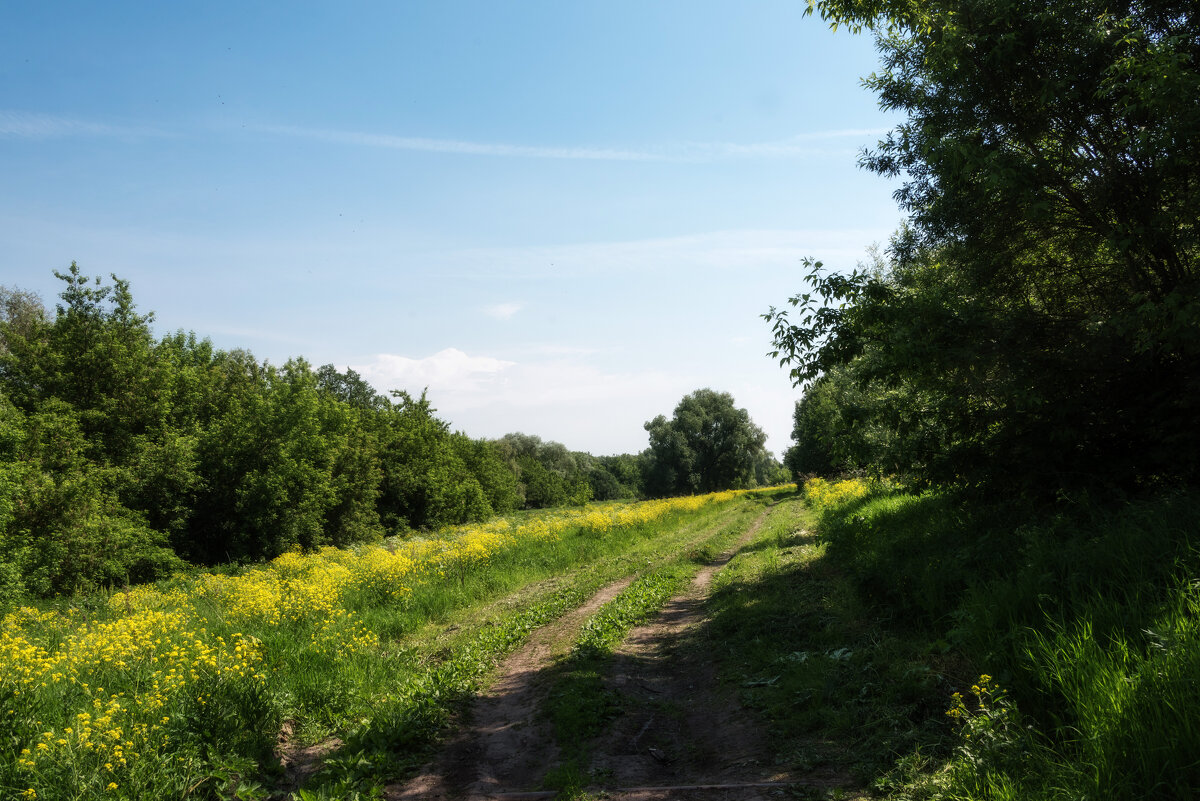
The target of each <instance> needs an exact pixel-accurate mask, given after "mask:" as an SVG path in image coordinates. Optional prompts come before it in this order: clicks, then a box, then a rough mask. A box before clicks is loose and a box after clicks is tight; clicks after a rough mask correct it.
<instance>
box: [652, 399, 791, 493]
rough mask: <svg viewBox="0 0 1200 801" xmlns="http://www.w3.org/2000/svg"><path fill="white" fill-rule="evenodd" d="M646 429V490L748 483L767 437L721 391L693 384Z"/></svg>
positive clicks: (690, 490)
mask: <svg viewBox="0 0 1200 801" xmlns="http://www.w3.org/2000/svg"><path fill="white" fill-rule="evenodd" d="M645 428H646V431H648V432H649V433H650V448H649V450H648V463H649V466H648V468H647V478H646V484H647V487H646V489H647V492H648V494H650V495H656V496H663V495H684V494H689V493H697V492H716V491H719V490H724V489H731V488H735V487H745V486H752V485H753V484H754V481H755V478H754V468H755V463H756V460H758V459H759V458H760V456H761V455H762V454H763V453H764V452H765V451H764V445H765V443H766V440H767V437H766V435H765V434H764V433H763V432H762V429H760V428H759V427H758V426H756V425H754V423H753V422H752V421H751V420H750V414H749V412H747V411H746V410H745V409H738V408H737V407H736V406H734V400H733V396H732V395H730V394H729V393H727V392H715V391H713V390H711V389H698V390H696V391H695V392H693V393H691V394H690V395H687V396H685V397H684V398H683V400H681V401H680V402H679V405H677V406H676V407H675V413H674V416H673V417H672V418H671V419H670V420H668V419H667V418H666V417H664V416H663V415H659V416H658V417H655V418H654V419H653V420H651V421H649V422H647V423H646V425H645Z"/></svg>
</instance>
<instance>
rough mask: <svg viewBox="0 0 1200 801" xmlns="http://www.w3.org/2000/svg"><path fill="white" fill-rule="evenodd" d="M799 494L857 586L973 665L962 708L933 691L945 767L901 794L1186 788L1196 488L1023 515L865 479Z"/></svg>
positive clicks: (1126, 794) (1199, 647) (1190, 765)
mask: <svg viewBox="0 0 1200 801" xmlns="http://www.w3.org/2000/svg"><path fill="white" fill-rule="evenodd" d="M808 495H809V502H810V504H811V505H812V506H813V508H814V509H816V510H817V511H818V513H819V516H820V524H819V526H820V531H821V534H822V537H824V538H825V539H826V540H827V541H828V543H829V554H830V556H836V557H837V559H838V561H839V563H840V564H842V565H844V566H847V567H848V568H849V569H850V570H851V571H852V573H853V575H854V577H855V578H856V580H857V581H858V582H859V586H860V589H861V590H862V591H863V592H864V594H865V595H867V596H868V597H869V598H871V599H872V600H873V601H874V602H875V603H876V604H878V605H879V608H880V609H884V610H886V609H888V608H889V607H890V608H891V609H892V610H901V611H902V612H903V613H904V615H905V616H907V618H906V620H907V622H908V624H909V625H910V626H911V627H913V628H914V629H915V630H917V631H922V632H925V634H926V636H928V637H930V638H931V639H936V640H938V641H939V642H942V643H944V645H945V647H947V648H951V647H952V648H954V649H955V650H957V651H958V652H959V653H961V654H963V655H964V656H965V657H967V658H968V659H969V660H970V662H971V663H972V664H973V665H975V667H976V669H977V670H978V672H980V673H986V674H988V676H987V678H988V682H982V683H980V682H977V683H976V685H975V688H977V689H980V690H983V692H982V693H974V692H970V691H967V690H966V688H965V687H964V688H963V692H964V696H960V698H961V697H970V698H971V699H972V700H971V701H970V702H969V703H960V702H959V701H957V700H954V699H948V701H947V705H948V707H949V708H950V709H951V712H952V713H954V712H955V711H956V710H957V714H952V717H955V718H956V719H957V721H958V724H959V735H958V737H959V740H958V744H957V746H956V748H955V749H954V751H953V754H952V755H951V757H950V759H949V762H948V763H947V764H946V766H945V768H944V770H942V771H941V772H939V773H937V774H936V776H934V777H933V778H931V777H930V776H929V775H925V776H923V777H918V776H916V775H912V776H910V777H909V778H910V779H911V782H910V784H909V785H908V791H906V792H910V793H911V795H912V796H914V797H931V798H937V797H944V798H989V799H992V798H995V799H1001V798H1003V799H1010V798H1011V799H1026V798H1046V799H1060V798H1062V799H1065V798H1092V799H1101V798H1103V799H1131V801H1132V799H1146V798H1164V799H1167V798H1192V797H1195V795H1196V794H1197V793H1200V696H1198V695H1197V688H1198V687H1200V584H1197V578H1198V577H1200V549H1198V547H1197V546H1198V545H1200V542H1198V541H1197V537H1198V533H1200V497H1198V496H1197V495H1195V494H1191V493H1173V494H1167V495H1163V496H1160V497H1158V498H1154V499H1150V500H1140V501H1135V502H1126V503H1122V504H1112V505H1109V506H1107V507H1102V506H1098V505H1095V504H1091V503H1087V502H1075V503H1068V504H1062V505H1060V506H1059V507H1058V508H1056V509H1054V510H1052V511H1051V512H1049V513H1047V512H1041V513H1036V512H1030V511H1023V510H1019V509H1013V508H1001V507H993V508H988V507H986V506H979V505H975V506H967V505H966V504H964V503H962V502H961V501H960V500H959V499H957V498H955V497H954V496H952V495H949V494H947V493H937V492H927V493H924V494H921V495H914V494H910V493H906V492H904V491H902V490H899V489H894V488H888V487H884V486H879V485H875V486H867V485H864V486H862V487H861V491H860V492H857V493H856V494H853V496H850V495H846V494H843V497H831V496H829V493H828V492H827V491H826V490H825V488H823V487H822V486H821V485H820V484H818V485H817V487H816V488H815V491H813V492H811V493H808ZM993 677H994V678H993ZM980 684H982V685H983V686H980ZM918 787H919V788H920V789H919V791H918V789H916V788H918Z"/></svg>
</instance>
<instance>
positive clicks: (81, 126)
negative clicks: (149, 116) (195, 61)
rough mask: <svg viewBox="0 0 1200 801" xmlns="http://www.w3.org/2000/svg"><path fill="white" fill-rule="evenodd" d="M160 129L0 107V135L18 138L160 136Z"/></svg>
mask: <svg viewBox="0 0 1200 801" xmlns="http://www.w3.org/2000/svg"><path fill="white" fill-rule="evenodd" d="M161 135H162V131H159V130H157V129H154V128H145V127H137V126H127V125H109V124H107V123H101V122H94V121H91V120H81V119H78V118H75V117H63V116H57V115H54V114H38V113H35V112H29V111H11V110H3V109H0V136H12V137H19V138H22V139H55V138H62V137H71V136H116V137H141V136H161Z"/></svg>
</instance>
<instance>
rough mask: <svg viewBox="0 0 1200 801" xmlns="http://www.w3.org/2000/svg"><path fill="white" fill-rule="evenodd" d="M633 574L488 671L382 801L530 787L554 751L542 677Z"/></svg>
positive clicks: (725, 516)
mask: <svg viewBox="0 0 1200 801" xmlns="http://www.w3.org/2000/svg"><path fill="white" fill-rule="evenodd" d="M745 513H746V509H745V507H741V506H739V507H733V508H730V509H728V510H725V511H723V512H722V513H720V514H719V515H718V516H717V517H715V518H714V519H713V520H712V521H711V522H710V523H709V524H707V525H704V526H700V527H697V528H696V529H695V530H693V531H692V532H690V534H689V536H688V537H686V538H685V539H683V540H682V541H676V542H675V543H673V548H672V549H671V550H670V551H669V552H668V553H661V554H658V555H657V556H656V557H655V558H653V560H651V561H647V562H645V567H646V568H649V567H652V566H653V565H654V564H656V563H661V562H662V561H666V560H668V559H670V558H673V557H677V556H678V554H679V553H680V552H684V553H686V552H688V551H689V550H692V549H695V548H697V547H700V546H702V545H704V544H705V543H707V542H708V541H710V540H712V539H714V538H716V537H719V536H720V535H721V533H722V532H723V531H724V530H727V529H728V527H729V525H730V523H731V522H732V521H735V520H736V519H737V518H738V517H741V516H744V514H745ZM633 579H634V576H633V575H627V576H625V577H624V578H622V579H619V580H617V581H614V582H611V583H609V584H607V585H605V586H604V587H602V588H601V589H600V590H599V591H597V592H596V593H595V594H594V595H592V596H591V597H590V598H589V599H588V600H587V601H586V602H585V603H584V604H583V605H581V606H579V607H577V608H576V609H574V610H572V611H571V612H569V613H567V614H566V615H563V616H562V617H560V618H558V619H557V620H556V621H554V622H553V623H550V624H548V625H546V626H543V627H541V628H539V629H537V630H535V631H534V632H533V633H532V634H531V635H530V636H529V638H528V640H527V641H526V642H525V644H524V645H522V646H521V647H520V648H519V649H518V650H517V651H516V652H514V653H513V654H511V655H510V656H509V657H507V658H506V659H505V660H504V661H503V662H502V663H501V664H500V666H499V668H498V669H497V670H496V672H495V679H494V681H493V682H492V683H491V685H490V687H489V689H488V691H487V692H485V693H483V694H481V695H480V696H478V697H477V698H476V699H475V701H474V702H473V703H472V706H471V709H470V711H469V713H468V715H467V719H468V720H469V725H467V726H466V727H464V728H463V729H462V730H461V731H460V732H459V733H458V734H457V735H456V736H454V737H453V738H452V739H451V741H450V742H449V743H448V745H447V746H446V747H445V748H444V749H443V751H442V752H441V754H440V755H439V757H438V758H437V759H436V760H435V761H434V762H433V763H432V764H430V765H427V766H426V767H425V769H424V770H422V771H421V773H420V774H419V775H418V776H416V777H415V778H414V779H412V780H410V781H408V782H407V783H405V784H403V785H393V786H391V787H388V788H387V789H386V792H385V797H386V798H388V799H446V800H449V799H470V798H480V799H482V798H489V797H493V796H494V795H496V794H497V793H500V792H503V791H504V790H506V789H512V788H524V787H529V786H537V785H538V784H539V783H540V780H541V778H542V776H543V774H544V773H545V769H546V766H547V765H550V764H553V763H554V762H555V761H556V759H557V754H558V749H557V746H556V745H555V742H554V738H553V734H552V732H551V731H550V729H549V726H548V725H547V723H546V722H545V721H544V720H543V719H542V718H540V716H539V715H538V711H539V707H540V706H541V705H542V702H543V701H544V699H545V695H546V692H547V690H548V687H547V686H546V685H547V682H546V680H545V677H546V672H547V670H548V668H550V667H551V666H552V665H553V664H554V663H555V661H557V660H559V659H560V658H561V657H562V656H563V655H564V654H565V653H566V652H567V650H568V649H569V648H570V646H571V644H572V643H573V642H574V640H575V637H576V635H577V633H578V631H579V629H580V627H581V626H582V625H583V623H584V622H585V621H586V620H588V619H589V618H590V617H591V616H592V615H593V614H595V613H596V611H597V610H599V609H600V608H602V607H603V606H604V605H605V604H607V603H608V602H609V601H611V600H612V599H613V598H614V597H616V596H617V595H618V594H619V593H620V592H621V591H622V590H624V589H625V588H626V587H628V586H629V584H630V583H631V582H632V581H633Z"/></svg>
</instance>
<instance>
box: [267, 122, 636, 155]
mask: <svg viewBox="0 0 1200 801" xmlns="http://www.w3.org/2000/svg"><path fill="white" fill-rule="evenodd" d="M255 130H258V131H261V132H263V133H273V134H283V135H286V136H297V137H302V138H305V139H316V140H319V141H324V142H334V143H338V144H344V145H360V146H366V147H382V148H391V149H393V150H417V151H421V152H425V153H449V154H458V155H464V156H509V157H512V156H515V157H519V158H536V159H574V160H587V161H648V160H652V159H654V158H655V156H654V154H652V153H642V152H638V151H634V150H615V149H611V148H597V147H546V146H539V145H512V144H503V143H495V142H468V141H464V140H458V139H429V138H425V137H416V136H394V135H391V134H379V133H362V132H356V131H332V130H323V129H315V128H298V127H295V126H290V125H258V126H255Z"/></svg>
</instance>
